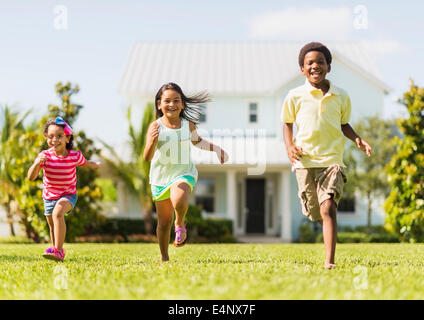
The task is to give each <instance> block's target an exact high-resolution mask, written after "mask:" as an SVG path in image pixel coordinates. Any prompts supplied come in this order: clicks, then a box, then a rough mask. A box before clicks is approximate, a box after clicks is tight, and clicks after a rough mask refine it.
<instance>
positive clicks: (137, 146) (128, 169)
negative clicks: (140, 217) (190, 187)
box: [101, 103, 154, 234]
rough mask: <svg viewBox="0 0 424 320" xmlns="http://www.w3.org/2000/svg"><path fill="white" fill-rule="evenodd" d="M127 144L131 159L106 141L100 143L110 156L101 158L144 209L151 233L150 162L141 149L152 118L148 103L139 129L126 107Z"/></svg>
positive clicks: (151, 108) (146, 226)
mask: <svg viewBox="0 0 424 320" xmlns="http://www.w3.org/2000/svg"><path fill="white" fill-rule="evenodd" d="M127 120H128V134H129V146H130V149H131V159H130V160H129V161H125V160H123V159H122V158H121V156H120V155H118V153H117V152H116V151H115V149H114V148H113V147H112V146H110V145H108V144H107V143H106V142H104V141H101V142H102V144H103V145H104V146H105V147H106V148H107V150H108V151H109V152H110V154H111V157H112V158H108V157H106V156H102V158H103V159H104V160H105V161H106V162H107V163H108V164H109V166H110V167H111V168H112V170H113V173H114V174H115V175H116V176H117V177H119V178H120V179H121V180H122V181H123V182H124V184H125V186H126V188H127V189H128V191H129V192H131V193H132V194H133V195H134V196H135V197H136V198H137V199H138V201H139V204H140V206H141V208H143V209H144V225H145V229H146V233H147V234H153V203H152V193H151V190H150V185H149V172H150V163H149V162H147V161H145V160H144V159H143V150H144V147H145V144H146V135H147V129H148V127H149V124H150V123H151V122H152V121H153V120H154V106H153V104H152V103H148V104H147V105H146V108H145V109H144V113H143V117H142V119H141V123H140V127H139V129H138V130H137V129H135V128H134V126H133V125H132V122H131V107H128V109H127Z"/></svg>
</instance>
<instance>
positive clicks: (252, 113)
mask: <svg viewBox="0 0 424 320" xmlns="http://www.w3.org/2000/svg"><path fill="white" fill-rule="evenodd" d="M249 122H250V123H257V122H258V104H257V103H256V102H251V103H249Z"/></svg>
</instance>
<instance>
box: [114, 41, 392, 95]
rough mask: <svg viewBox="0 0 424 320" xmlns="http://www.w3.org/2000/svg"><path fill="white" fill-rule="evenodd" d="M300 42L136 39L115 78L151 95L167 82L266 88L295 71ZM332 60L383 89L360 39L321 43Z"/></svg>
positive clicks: (253, 90) (132, 91)
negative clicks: (147, 40) (124, 63)
mask: <svg viewBox="0 0 424 320" xmlns="http://www.w3.org/2000/svg"><path fill="white" fill-rule="evenodd" d="M303 45H304V43H290V42H136V43H135V44H134V45H133V47H132V49H131V51H130V54H129V57H128V60H127V64H126V66H125V69H124V73H123V75H122V78H121V81H120V84H119V89H118V91H119V93H121V94H123V95H142V96H143V95H150V96H151V95H154V94H156V92H157V90H158V89H159V88H160V86H161V85H163V84H164V83H167V82H176V83H178V84H179V85H180V86H181V87H182V88H183V90H184V91H185V92H188V93H190V92H198V91H203V90H207V91H208V92H209V93H212V94H216V93H218V94H222V95H227V94H228V95H230V94H239V95H256V94H272V93H274V92H275V91H277V90H278V89H279V88H281V87H282V86H283V85H284V84H286V83H288V82H289V81H291V80H293V79H294V78H295V77H297V76H299V66H298V63H297V58H298V54H299V51H300V48H301V47H302V46H303ZM326 45H327V46H328V48H329V49H330V51H331V52H332V55H333V60H338V61H339V62H341V63H343V64H345V65H347V66H348V67H350V68H351V69H352V70H353V71H356V72H357V73H359V74H360V75H361V76H363V77H365V78H366V79H367V80H368V81H370V82H372V83H373V84H374V85H377V86H378V87H379V88H381V89H382V90H383V91H384V92H389V91H390V88H389V87H388V86H387V85H386V84H385V83H384V82H383V81H382V80H381V79H382V77H381V75H380V74H379V72H378V70H377V68H376V66H375V65H374V63H373V62H372V59H370V57H369V55H368V54H367V52H366V49H365V47H364V46H362V45H361V44H360V43H348V42H343V43H326Z"/></svg>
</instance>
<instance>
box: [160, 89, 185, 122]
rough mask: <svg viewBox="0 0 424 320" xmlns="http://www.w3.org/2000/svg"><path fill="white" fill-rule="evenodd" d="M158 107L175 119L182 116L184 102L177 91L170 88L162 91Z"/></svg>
mask: <svg viewBox="0 0 424 320" xmlns="http://www.w3.org/2000/svg"><path fill="white" fill-rule="evenodd" d="M158 108H159V109H160V110H161V111H162V113H163V114H164V116H166V117H167V118H170V119H173V118H178V117H179V116H180V113H181V110H183V109H184V104H183V101H182V99H181V96H180V94H179V93H178V92H177V91H175V90H171V89H168V90H165V91H164V92H163V93H162V96H161V98H160V101H159V105H158Z"/></svg>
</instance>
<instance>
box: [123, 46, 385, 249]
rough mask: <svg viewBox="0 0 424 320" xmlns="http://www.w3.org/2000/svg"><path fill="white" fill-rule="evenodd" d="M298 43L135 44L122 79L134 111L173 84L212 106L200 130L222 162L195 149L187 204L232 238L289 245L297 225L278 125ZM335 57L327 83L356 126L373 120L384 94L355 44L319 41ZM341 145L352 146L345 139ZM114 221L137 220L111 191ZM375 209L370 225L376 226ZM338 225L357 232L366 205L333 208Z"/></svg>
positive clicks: (293, 78)
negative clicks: (225, 227)
mask: <svg viewBox="0 0 424 320" xmlns="http://www.w3.org/2000/svg"><path fill="white" fill-rule="evenodd" d="M303 45H304V43H286V42H137V43H135V44H134V45H133V47H132V49H131V51H130V55H129V57H128V61H127V64H126V67H125V70H124V72H123V75H122V78H121V81H120V85H119V93H120V94H122V95H123V96H125V98H126V101H127V103H128V105H132V107H133V109H137V110H140V111H141V110H142V109H143V108H144V107H145V106H146V104H147V103H148V102H153V101H154V96H155V94H156V92H157V90H158V89H159V88H160V86H161V85H162V84H164V83H167V82H175V83H177V84H179V85H180V86H181V88H182V89H183V91H184V92H185V93H186V94H191V93H196V92H199V91H203V90H206V91H207V92H209V93H210V95H211V96H212V99H213V101H212V102H210V103H208V104H207V105H206V115H205V118H204V119H202V123H201V124H200V125H199V127H198V132H199V133H200V135H201V136H202V137H204V138H206V139H211V140H213V141H214V142H216V143H217V144H219V145H221V146H222V147H223V148H224V149H225V150H226V151H227V152H228V153H229V155H230V161H229V162H228V164H225V165H223V166H221V165H220V164H219V163H218V161H217V159H216V156H215V155H214V154H213V153H209V152H206V151H201V150H199V149H197V148H192V149H193V154H192V156H193V158H194V160H195V162H196V163H197V169H198V171H199V181H198V184H197V185H196V188H195V192H194V194H193V195H192V197H191V201H192V203H196V204H201V205H202V206H203V209H204V211H205V215H207V216H210V217H228V218H231V219H232V220H233V222H234V233H235V234H236V235H244V234H250V233H254V234H263V235H270V236H278V237H281V238H282V241H287V242H292V241H296V239H297V238H298V230H299V226H300V224H301V223H302V221H303V219H305V218H304V217H303V215H302V213H301V207H300V202H299V199H298V196H297V183H296V177H295V175H294V173H293V172H292V171H291V166H290V163H289V160H288V158H287V155H286V152H285V147H284V143H283V136H282V123H281V120H280V114H281V107H282V102H283V99H284V97H285V96H286V94H287V93H288V91H289V90H290V89H292V88H294V87H296V86H299V85H301V84H303V83H304V81H305V80H304V77H303V76H302V75H301V73H300V70H299V66H298V62H297V61H298V60H297V58H298V54H299V50H300V48H301V47H302V46H303ZM326 45H327V46H328V48H329V49H330V51H331V52H332V55H333V62H332V68H331V72H330V73H329V74H328V79H330V80H331V81H332V82H333V83H334V84H336V85H337V86H339V87H341V88H343V89H345V90H346V91H347V92H348V94H349V95H350V98H351V101H352V119H351V122H350V123H351V124H354V123H355V122H356V121H357V120H358V119H360V118H361V117H365V116H371V115H376V114H381V113H382V111H383V96H384V95H385V94H387V93H388V92H389V90H390V89H389V88H388V86H387V85H386V84H385V83H384V82H383V81H382V80H381V76H380V75H379V73H378V71H377V70H376V67H375V65H374V64H373V63H372V60H371V58H370V57H369V56H368V55H367V53H366V51H365V49H364V48H363V47H362V46H361V45H360V44H357V43H327V44H326ZM346 143H352V142H350V141H347V142H346ZM118 189H119V192H118V198H119V200H118V204H119V205H118V207H119V208H118V216H126V217H141V214H140V211H141V210H140V208H139V207H138V205H137V204H136V202H134V201H133V200H131V199H128V198H127V197H128V194H127V192H126V191H125V189H124V187H123V186H122V185H121V186H119V188H118ZM383 219H384V213H383V210H382V209H381V208H380V207H379V206H375V210H374V212H373V224H382V223H383ZM338 223H339V225H351V226H355V225H365V224H366V207H365V204H364V202H363V201H362V200H361V199H356V201H355V205H354V210H353V211H342V210H339V215H338Z"/></svg>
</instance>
